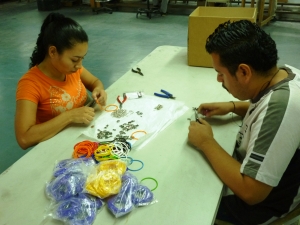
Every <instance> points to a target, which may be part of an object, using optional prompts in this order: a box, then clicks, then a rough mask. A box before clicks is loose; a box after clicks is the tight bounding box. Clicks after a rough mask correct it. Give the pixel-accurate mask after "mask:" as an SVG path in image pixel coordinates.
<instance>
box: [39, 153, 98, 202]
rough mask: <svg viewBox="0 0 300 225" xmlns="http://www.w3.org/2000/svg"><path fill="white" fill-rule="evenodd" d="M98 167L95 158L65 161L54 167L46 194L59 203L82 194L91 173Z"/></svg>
mask: <svg viewBox="0 0 300 225" xmlns="http://www.w3.org/2000/svg"><path fill="white" fill-rule="evenodd" d="M95 167H96V162H95V160H94V159H93V158H79V159H65V160H61V161H58V162H57V163H56V165H55V166H54V170H53V178H52V179H51V180H50V181H49V182H47V183H46V188H45V193H46V196H47V197H48V198H50V199H51V200H52V201H55V202H59V201H62V200H65V199H68V198H69V197H72V196H75V195H77V194H79V193H81V192H82V191H83V189H84V185H85V182H86V178H87V176H88V174H89V173H90V171H93V169H94V168H95Z"/></svg>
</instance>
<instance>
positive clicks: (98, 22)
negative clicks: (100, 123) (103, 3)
mask: <svg viewBox="0 0 300 225" xmlns="http://www.w3.org/2000/svg"><path fill="white" fill-rule="evenodd" d="M56 11H57V12H60V13H63V14H64V15H66V16H69V17H72V18H73V19H75V20H76V21H77V22H79V23H80V24H81V25H82V26H83V28H84V29H85V30H86V32H87V33H88V35H89V40H90V41H89V52H88V54H87V56H86V57H85V59H84V66H85V67H86V68H87V69H88V70H89V71H91V72H92V73H93V74H94V75H96V76H97V77H98V78H99V79H101V80H102V81H103V83H104V85H105V87H106V88H107V87H109V86H110V85H111V84H112V83H114V82H115V81H116V80H117V79H119V78H120V77H121V76H122V75H123V74H124V73H125V72H127V71H128V70H129V69H131V68H132V67H134V66H135V65H136V64H137V63H138V62H139V61H140V60H142V59H143V58H144V57H145V56H147V55H148V54H149V53H150V52H151V51H153V50H154V49H155V48H156V47H158V46H161V45H173V46H183V47H186V46H187V31H188V15H186V14H184V15H174V14H172V15H168V16H165V17H155V18H152V19H151V20H149V19H148V18H146V17H140V18H138V19H136V17H135V13H134V12H114V13H113V14H106V13H99V14H97V15H96V14H93V13H92V12H91V9H90V8H89V7H88V6H84V7H81V8H79V7H76V6H75V7H70V8H61V9H59V10H56ZM48 13H49V11H47V12H45V11H43V12H42V11H38V9H37V3H36V2H31V3H27V2H4V3H3V2H2V3H0V53H1V54H0V79H1V83H0V102H1V104H0V109H1V111H0V112H1V117H0V122H1V128H0V129H1V130H0V133H1V135H0V144H1V146H2V147H1V150H0V173H2V172H3V171H5V170H6V169H7V168H8V167H9V166H10V165H12V164H13V163H14V162H16V161H17V160H18V159H19V158H21V157H22V156H23V155H24V154H26V153H27V152H28V151H30V150H27V151H23V150H22V149H21V148H20V147H19V146H18V144H17V142H16V140H15V135H14V113H15V90H16V85H17V82H18V80H19V79H20V77H21V76H22V75H23V74H24V73H25V72H26V71H27V69H28V65H29V57H30V56H31V53H32V50H33V48H34V46H35V42H36V38H37V35H38V33H39V29H40V26H41V24H42V21H43V19H44V18H45V17H46V16H47V15H48ZM264 29H265V30H266V31H267V32H268V33H270V35H271V36H272V37H273V38H274V39H275V41H276V43H277V47H278V51H279V57H280V59H279V65H283V64H289V65H291V66H294V67H296V68H300V65H299V52H300V45H299V41H298V40H299V37H300V23H296V22H281V21H277V22H273V23H271V24H270V25H268V26H265V27H264ZM153 67H155V65H153ZM124 85H128V86H129V88H133V87H134V84H124ZM41 154H43V153H42V152H41Z"/></svg>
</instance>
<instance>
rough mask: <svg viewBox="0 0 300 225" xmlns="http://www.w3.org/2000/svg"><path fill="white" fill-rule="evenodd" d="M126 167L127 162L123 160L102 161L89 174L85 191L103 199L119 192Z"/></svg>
mask: <svg viewBox="0 0 300 225" xmlns="http://www.w3.org/2000/svg"><path fill="white" fill-rule="evenodd" d="M126 168H127V164H126V162H124V161H122V160H109V161H102V162H101V163H100V164H99V165H98V167H97V168H96V170H95V171H94V173H91V174H90V175H89V176H88V178H87V181H86V184H85V191H86V192H87V193H89V194H91V195H94V196H97V197H99V198H102V199H103V198H106V197H109V196H111V195H115V194H117V193H119V191H120V189H121V183H122V182H121V177H122V175H123V174H124V173H125V171H126Z"/></svg>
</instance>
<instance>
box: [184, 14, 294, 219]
mask: <svg viewBox="0 0 300 225" xmlns="http://www.w3.org/2000/svg"><path fill="white" fill-rule="evenodd" d="M206 50H207V52H208V53H209V54H210V55H211V57H212V61H213V67H214V68H215V70H216V71H217V81H218V82H221V83H222V86H223V87H224V88H225V89H226V90H227V91H228V92H229V93H231V94H232V95H233V96H234V97H235V98H237V99H239V100H241V101H232V102H218V103H204V104H201V105H200V106H199V108H198V111H199V113H202V114H203V115H205V116H206V117H211V116H214V115H225V114H227V113H230V112H232V113H235V114H237V115H239V116H241V117H243V122H242V125H241V127H240V130H239V132H238V135H237V139H236V145H235V157H232V156H230V155H229V154H228V153H227V152H226V151H225V150H224V149H223V148H222V147H221V146H220V145H219V144H218V143H217V142H216V140H215V139H214V138H213V132H212V129H211V127H210V125H209V124H208V123H207V122H206V121H205V120H200V122H201V124H200V123H197V122H191V124H190V127H189V137H188V138H189V141H190V142H191V143H192V144H193V145H194V146H196V147H197V149H199V150H200V151H202V152H203V153H204V154H205V156H206V157H207V159H208V161H209V162H210V164H211V165H212V167H213V169H214V170H215V172H216V173H217V175H218V176H219V178H220V179H221V180H222V181H223V183H224V184H225V185H226V186H227V187H228V188H229V189H230V190H232V192H233V195H227V196H224V197H223V198H222V200H221V204H220V207H219V211H218V215H217V219H221V220H225V221H227V222H231V223H233V224H251V225H252V224H253V225H256V224H269V223H270V222H272V221H274V220H276V219H278V218H280V217H283V216H285V215H286V214H287V213H288V212H290V211H291V210H293V209H294V208H295V207H296V206H297V205H298V204H299V202H300V193H299V187H300V172H299V171H300V151H299V143H300V122H299V120H298V118H299V115H300V76H299V74H298V75H297V74H295V73H293V71H292V70H291V69H289V68H287V67H282V68H278V67H277V60H278V56H277V49H276V44H275V42H274V40H272V38H271V37H270V36H269V35H268V34H266V33H265V32H264V31H263V30H262V29H261V28H260V27H258V26H257V25H256V24H254V23H251V22H249V21H247V20H241V21H237V22H229V21H228V22H226V23H224V24H221V25H219V27H218V28H217V29H216V30H215V31H214V33H213V34H211V35H210V36H209V37H208V39H207V42H206Z"/></svg>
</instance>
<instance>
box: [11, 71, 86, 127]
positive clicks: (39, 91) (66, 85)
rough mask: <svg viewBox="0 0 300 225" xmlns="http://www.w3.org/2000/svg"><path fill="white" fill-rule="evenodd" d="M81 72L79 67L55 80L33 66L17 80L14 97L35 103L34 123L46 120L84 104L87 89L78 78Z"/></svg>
mask: <svg viewBox="0 0 300 225" xmlns="http://www.w3.org/2000/svg"><path fill="white" fill-rule="evenodd" d="M81 72H82V69H79V70H77V71H76V72H75V73H72V74H69V75H67V76H66V80H65V81H56V80H52V79H51V78H49V77H47V76H46V75H45V74H44V73H43V72H42V71H40V69H39V68H38V67H37V66H34V67H32V68H31V69H30V70H29V71H28V72H27V73H26V74H25V75H23V77H22V78H21V79H20V80H19V83H18V87H17V93H16V99H17V101H18V100H21V99H22V100H29V101H32V102H34V103H36V104H37V105H38V108H37V113H36V123H43V122H46V121H48V120H50V119H52V118H54V117H55V116H57V115H59V114H60V113H62V112H65V111H67V110H70V109H73V108H78V107H81V106H83V105H84V103H85V102H86V100H87V91H86V89H85V86H84V85H83V83H82V82H81V79H80V74H81Z"/></svg>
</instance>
